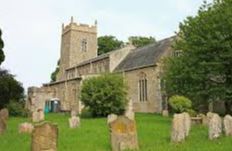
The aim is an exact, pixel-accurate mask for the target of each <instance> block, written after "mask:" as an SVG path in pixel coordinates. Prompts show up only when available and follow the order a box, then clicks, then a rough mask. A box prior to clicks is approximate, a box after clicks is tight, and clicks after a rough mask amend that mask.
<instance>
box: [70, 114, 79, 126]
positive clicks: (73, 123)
mask: <svg viewBox="0 0 232 151" xmlns="http://www.w3.org/2000/svg"><path fill="white" fill-rule="evenodd" d="M79 125H80V118H79V117H77V116H72V117H71V118H69V127H70V128H76V127H78V126H79Z"/></svg>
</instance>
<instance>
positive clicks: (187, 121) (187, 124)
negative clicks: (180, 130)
mask: <svg viewBox="0 0 232 151" xmlns="http://www.w3.org/2000/svg"><path fill="white" fill-rule="evenodd" d="M182 114H183V115H184V125H185V137H187V136H188V135H189V132H190V129H191V117H190V115H189V114H188V113H186V112H184V113H182Z"/></svg>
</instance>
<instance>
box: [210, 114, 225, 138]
mask: <svg viewBox="0 0 232 151" xmlns="http://www.w3.org/2000/svg"><path fill="white" fill-rule="evenodd" d="M221 133H222V120H221V117H220V116H219V115H218V114H216V113H213V114H212V117H211V118H210V121H209V139H210V140H212V139H216V138H218V137H220V135H221Z"/></svg>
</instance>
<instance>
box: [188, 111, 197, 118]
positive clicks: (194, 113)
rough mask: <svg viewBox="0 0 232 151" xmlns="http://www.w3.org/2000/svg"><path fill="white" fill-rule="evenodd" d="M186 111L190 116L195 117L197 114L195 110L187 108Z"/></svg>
mask: <svg viewBox="0 0 232 151" xmlns="http://www.w3.org/2000/svg"><path fill="white" fill-rule="evenodd" d="M186 111H187V112H188V114H189V115H190V116H191V117H196V116H197V112H196V111H195V110H193V109H187V110H186Z"/></svg>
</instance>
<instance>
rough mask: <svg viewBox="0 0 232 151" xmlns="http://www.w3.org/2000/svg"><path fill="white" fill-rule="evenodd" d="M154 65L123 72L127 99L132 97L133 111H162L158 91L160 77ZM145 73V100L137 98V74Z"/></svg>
mask: <svg viewBox="0 0 232 151" xmlns="http://www.w3.org/2000/svg"><path fill="white" fill-rule="evenodd" d="M157 72H158V71H157V70H156V67H154V66H152V67H147V68H142V69H137V70H132V71H127V72H125V73H123V76H124V78H125V81H126V82H127V85H128V99H132V101H133V106H134V111H135V112H158V113H161V111H162V99H161V95H160V94H161V92H160V87H159V85H160V84H159V83H160V79H159V77H158V73H157ZM141 73H144V74H146V78H147V97H148V98H147V101H144V102H141V101H140V100H139V86H138V83H139V78H140V77H139V75H140V74H141Z"/></svg>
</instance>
